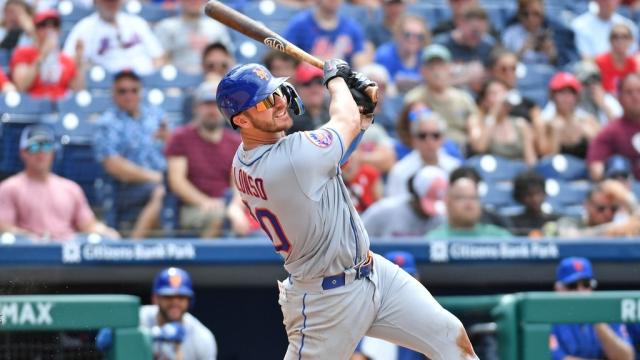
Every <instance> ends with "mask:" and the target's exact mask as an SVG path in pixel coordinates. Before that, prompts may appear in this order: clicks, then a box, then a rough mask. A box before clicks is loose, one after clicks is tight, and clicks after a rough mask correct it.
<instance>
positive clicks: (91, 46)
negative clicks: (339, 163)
mask: <svg viewBox="0 0 640 360" xmlns="http://www.w3.org/2000/svg"><path fill="white" fill-rule="evenodd" d="M0 3H1V4H2V5H0V6H2V9H3V11H2V15H1V22H0V89H1V90H2V99H1V100H0V103H1V104H0V111H1V112H2V124H1V126H2V131H1V132H0V139H1V143H0V145H1V149H2V150H0V179H4V180H3V181H2V182H0V232H10V233H14V234H17V235H23V236H25V237H27V238H31V239H36V240H65V239H69V238H72V237H73V236H74V234H77V233H98V234H101V235H102V236H105V237H109V238H117V237H121V236H122V237H126V238H145V237H166V236H171V237H176V236H183V235H184V236H190V237H203V238H216V237H223V236H224V237H246V236H254V235H258V236H262V235H261V231H260V224H258V223H257V222H256V221H255V219H253V218H251V216H250V214H249V213H248V212H247V211H246V209H245V208H244V205H243V204H242V202H241V201H240V199H239V197H238V196H237V194H236V192H235V190H234V187H233V186H232V184H233V183H234V179H233V175H232V174H231V171H230V164H231V161H232V158H233V156H234V154H235V149H236V148H237V146H238V145H239V143H240V139H239V136H238V134H236V133H235V132H234V131H233V130H231V128H230V127H229V124H226V123H225V121H224V119H223V117H222V116H221V113H220V111H219V109H218V108H217V104H216V97H215V94H216V89H217V83H218V82H219V80H220V78H221V76H222V75H224V74H225V73H226V71H227V70H229V69H230V68H231V67H232V66H234V65H235V64H238V63H246V62H261V63H263V64H265V66H267V68H269V69H270V70H271V71H272V72H273V74H274V75H276V76H287V77H289V78H290V81H291V82H292V83H293V84H295V86H296V88H297V90H298V92H299V93H300V96H301V97H302V99H303V101H304V104H305V108H306V113H305V114H303V115H300V116H295V119H294V127H293V128H292V129H290V131H291V132H293V131H305V130H311V129H315V128H317V127H319V126H321V125H323V124H324V123H325V122H326V121H327V120H328V118H329V116H328V103H327V99H326V96H327V95H326V91H324V88H323V85H322V70H320V69H316V68H314V67H312V66H310V65H308V64H304V63H298V62H297V61H296V60H294V59H292V58H290V57H288V56H286V55H283V54H281V53H278V52H269V51H267V50H266V48H265V47H264V46H261V45H259V44H258V45H256V44H255V43H254V42H252V41H249V40H248V38H246V37H244V36H243V35H240V34H238V33H236V32H234V31H231V30H228V29H227V28H225V27H224V26H222V25H221V24H219V23H217V22H215V21H213V20H211V19H209V18H207V17H206V16H205V15H204V13H203V11H202V9H203V5H204V1H202V0H177V1H171V0H166V1H152V2H149V3H140V2H138V1H137V0H129V1H125V0H95V2H91V1H82V0H61V1H35V0H34V1H25V0H4V1H0ZM226 3H228V4H229V5H231V6H233V7H235V8H237V9H240V10H242V11H243V12H245V13H247V14H249V15H250V16H252V17H256V18H258V20H261V21H263V22H264V23H265V24H267V25H268V26H269V27H271V28H273V29H274V30H276V31H279V32H281V33H282V34H283V36H284V37H285V38H287V39H288V40H290V41H292V42H293V43H294V44H296V45H297V46H299V47H300V48H302V49H303V50H306V51H308V52H310V53H312V54H314V55H316V56H318V57H319V58H323V59H328V58H343V59H346V60H347V61H349V62H350V64H351V65H352V66H353V67H354V68H355V69H356V70H357V71H361V72H363V73H364V74H365V75H366V76H367V77H369V78H371V79H372V80H374V81H376V82H377V83H378V85H379V88H380V93H381V94H380V95H381V96H380V101H379V103H378V106H377V108H376V121H375V125H374V126H373V127H372V128H371V129H369V130H368V131H367V133H366V134H365V137H364V139H363V141H362V143H361V144H360V146H359V148H358V149H357V151H356V152H354V154H353V155H352V157H351V159H350V161H349V162H348V163H347V164H345V165H344V167H343V169H342V176H343V178H344V181H345V183H347V184H348V186H349V188H350V190H351V193H352V194H351V195H352V198H353V201H354V204H355V206H356V208H357V209H358V211H360V212H361V213H362V217H363V220H364V223H365V226H366V227H367V229H368V231H369V234H370V235H371V236H372V237H378V238H380V237H398V236H418V237H425V239H441V238H448V237H452V238H455V237H486V236H491V237H495V236H498V237H510V236H529V237H541V236H562V237H569V238H570V237H579V236H600V235H607V236H630V235H638V234H640V213H639V212H638V210H639V207H638V206H639V204H638V201H637V198H636V194H638V193H640V186H638V185H637V182H636V179H637V178H639V177H640V69H638V66H637V64H636V63H637V61H640V53H638V28H637V26H636V22H637V20H638V19H640V1H620V0H595V1H592V2H587V1H583V0H582V1H546V2H545V1H543V0H518V1H517V2H513V1H507V0H505V1H489V0H486V1H482V0H481V1H476V0H449V1H444V0H441V1H435V2H434V1H420V0H413V1H410V0H362V1H355V0H354V1H352V2H347V1H342V0H318V1H302V0H299V1H296V0H277V1H272V0H261V1H250V0H245V1H242V0H236V1H226ZM80 190H82V191H80ZM35 193H37V194H38V195H37V196H34V195H33V194H35ZM68 199H74V200H73V202H72V203H70V202H69V200H68ZM94 213H95V214H94ZM98 219H100V220H98ZM389 219H394V220H393V221H390V220H389Z"/></svg>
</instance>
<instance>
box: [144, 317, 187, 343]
mask: <svg viewBox="0 0 640 360" xmlns="http://www.w3.org/2000/svg"><path fill="white" fill-rule="evenodd" d="M184 335H185V330H184V326H182V324H181V323H180V322H178V321H174V322H170V323H167V324H164V325H162V326H154V327H153V328H151V337H152V338H153V341H166V342H174V343H181V342H182V340H184Z"/></svg>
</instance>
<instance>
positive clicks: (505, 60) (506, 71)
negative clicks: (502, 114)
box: [488, 48, 540, 130]
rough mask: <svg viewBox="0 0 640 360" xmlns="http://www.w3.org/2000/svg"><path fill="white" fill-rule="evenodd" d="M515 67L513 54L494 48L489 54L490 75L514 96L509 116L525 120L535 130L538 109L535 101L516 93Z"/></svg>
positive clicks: (538, 114)
mask: <svg viewBox="0 0 640 360" xmlns="http://www.w3.org/2000/svg"><path fill="white" fill-rule="evenodd" d="M517 67H518V56H517V55H516V54H515V53H513V52H511V51H509V50H505V49H501V48H496V49H495V50H494V51H493V52H492V53H491V58H490V60H489V63H488V68H489V73H490V75H491V76H492V77H494V78H496V79H499V80H501V81H502V82H503V83H505V84H506V85H507V86H508V89H509V92H510V94H512V96H514V102H513V103H512V105H511V111H510V112H509V114H510V115H512V116H516V117H522V118H525V119H527V121H529V123H531V125H532V127H533V129H534V130H536V129H538V128H539V125H538V124H539V122H540V108H539V107H538V105H536V103H535V101H533V100H531V99H530V98H528V97H526V96H522V94H520V92H519V91H518V77H517V76H516V69H517ZM516 100H517V101H516Z"/></svg>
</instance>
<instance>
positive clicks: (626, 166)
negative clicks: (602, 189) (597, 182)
mask: <svg viewBox="0 0 640 360" xmlns="http://www.w3.org/2000/svg"><path fill="white" fill-rule="evenodd" d="M605 169H606V171H605V177H606V178H613V177H617V176H620V175H622V176H629V175H631V163H630V162H629V160H628V159H627V158H625V157H624V156H621V155H613V156H611V157H610V158H609V159H607V164H606V166H605Z"/></svg>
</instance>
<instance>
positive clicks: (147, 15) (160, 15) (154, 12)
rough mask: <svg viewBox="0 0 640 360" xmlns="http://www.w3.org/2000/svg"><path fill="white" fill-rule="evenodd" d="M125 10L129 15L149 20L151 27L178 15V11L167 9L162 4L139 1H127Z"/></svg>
mask: <svg viewBox="0 0 640 360" xmlns="http://www.w3.org/2000/svg"><path fill="white" fill-rule="evenodd" d="M124 10H125V11H126V12H128V13H129V14H132V15H138V16H140V17H141V18H143V19H145V20H147V21H148V22H149V23H150V25H153V24H155V23H157V22H159V21H160V20H163V19H166V18H168V17H171V16H174V15H177V14H178V11H177V10H176V9H170V8H166V7H164V6H162V5H161V4H154V3H147V2H140V1H138V0H131V1H127V2H126V4H125V5H124Z"/></svg>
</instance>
